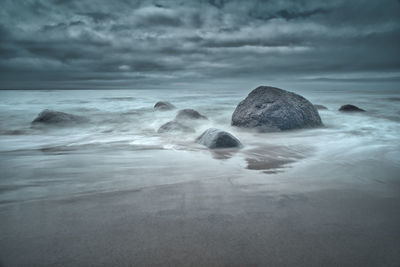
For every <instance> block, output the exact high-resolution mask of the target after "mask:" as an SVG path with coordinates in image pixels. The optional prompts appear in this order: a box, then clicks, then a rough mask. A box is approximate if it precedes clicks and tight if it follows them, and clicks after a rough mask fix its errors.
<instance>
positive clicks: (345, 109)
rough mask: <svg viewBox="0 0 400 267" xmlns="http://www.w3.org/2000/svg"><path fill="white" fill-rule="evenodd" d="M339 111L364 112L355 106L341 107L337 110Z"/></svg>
mask: <svg viewBox="0 0 400 267" xmlns="http://www.w3.org/2000/svg"><path fill="white" fill-rule="evenodd" d="M339 111H342V112H365V110H363V109H361V108H359V107H357V106H354V105H350V104H347V105H343V106H341V107H340V108H339Z"/></svg>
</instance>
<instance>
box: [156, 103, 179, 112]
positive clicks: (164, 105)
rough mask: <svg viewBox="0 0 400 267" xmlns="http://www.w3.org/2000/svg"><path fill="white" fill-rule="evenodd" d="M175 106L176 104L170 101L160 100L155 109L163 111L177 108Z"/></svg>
mask: <svg viewBox="0 0 400 267" xmlns="http://www.w3.org/2000/svg"><path fill="white" fill-rule="evenodd" d="M175 108H176V107H175V106H174V105H172V104H171V103H169V102H167V101H158V102H157V103H156V104H155V105H154V109H155V110H161V111H165V110H172V109H175Z"/></svg>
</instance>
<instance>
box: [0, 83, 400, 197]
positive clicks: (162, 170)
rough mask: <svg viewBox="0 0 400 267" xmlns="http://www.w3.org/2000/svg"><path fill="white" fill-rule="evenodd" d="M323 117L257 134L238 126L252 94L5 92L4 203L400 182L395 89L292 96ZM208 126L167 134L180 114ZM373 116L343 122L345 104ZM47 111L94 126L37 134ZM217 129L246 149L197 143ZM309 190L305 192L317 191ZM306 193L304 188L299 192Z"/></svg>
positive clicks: (0, 127)
mask: <svg viewBox="0 0 400 267" xmlns="http://www.w3.org/2000/svg"><path fill="white" fill-rule="evenodd" d="M291 91H294V92H296V93H299V94H301V95H303V96H304V97H306V98H307V99H309V100H310V101H311V102H312V103H314V104H322V105H325V106H326V107H327V108H328V110H320V111H319V113H320V116H321V118H322V121H323V123H324V126H323V127H320V128H315V129H304V130H295V131H287V132H277V133H256V132H253V131H248V130H241V129H238V128H235V127H232V126H231V125H230V120H231V115H232V112H233V111H234V109H235V107H236V105H237V104H238V103H239V102H240V101H241V100H242V99H244V98H245V97H246V96H247V94H248V93H249V92H250V90H242V91H240V90H235V91H232V90H199V91H189V90H187V91H185V90H179V91H177V90H49V91H45V90H43V91H41V90H26V91H0V203H1V204H7V203H15V202H23V201H31V200H37V199H53V198H54V199H64V198H71V197H75V196H81V195H86V194H96V193H101V192H110V191H124V190H135V189H141V188H146V187H152V186H162V185H166V184H174V183H183V182H189V181H199V180H207V179H226V180H228V181H229V182H231V183H234V184H237V185H238V186H241V185H242V186H245V185H254V186H255V185H257V187H258V188H265V187H268V186H269V185H275V186H276V185H279V186H282V187H290V186H294V185H296V184H297V183H296V181H299V180H304V179H308V180H312V181H315V185H316V186H317V185H318V184H319V183H324V182H329V181H338V180H340V181H341V182H344V183H396V184H398V183H399V180H400V175H399V173H400V138H399V136H400V94H399V93H398V92H397V91H388V90H386V91H385V90H361V89H358V90H351V88H345V89H343V90H329V88H328V89H327V88H321V89H318V90H317V89H315V90H300V91H296V90H291ZM160 100H165V101H170V102H171V103H173V104H174V105H175V106H176V107H177V108H178V109H183V108H193V109H196V110H198V111H199V112H200V113H201V114H203V115H205V116H207V117H208V118H209V120H208V121H202V122H200V123H197V122H196V123H194V124H193V127H194V128H195V129H196V132H195V133H190V134H187V133H185V134H183V133H182V134H179V133H171V134H158V133H157V129H158V128H159V127H160V126H161V125H162V124H163V123H165V122H167V121H170V120H172V119H173V118H174V116H175V114H176V112H177V110H172V111H165V112H160V111H154V110H153V106H154V104H155V103H156V102H157V101H160ZM348 103H351V104H354V105H357V106H359V107H361V108H363V109H365V110H367V112H365V113H353V114H344V113H340V112H339V111H338V108H339V107H340V106H341V105H343V104H348ZM43 109H54V110H57V111H63V112H68V113H72V114H76V115H83V116H86V117H88V118H89V120H90V122H89V123H86V124H81V125H76V126H68V127H41V128H32V127H31V124H30V123H31V121H32V120H33V119H34V118H35V117H36V116H37V114H38V113H40V112H41V111H42V110H43ZM209 127H216V128H219V129H222V130H226V131H228V132H230V133H232V134H233V135H235V136H236V137H237V138H239V139H240V140H241V142H242V143H243V145H244V147H243V148H242V149H240V150H218V151H211V150H208V149H207V148H205V147H202V146H201V145H199V144H196V143H195V142H194V140H195V139H196V137H197V136H199V135H200V134H201V133H202V132H203V131H204V130H206V129H207V128H209ZM311 189H312V188H304V189H303V190H311ZM297 190H298V188H297Z"/></svg>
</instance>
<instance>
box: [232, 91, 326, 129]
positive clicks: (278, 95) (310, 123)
mask: <svg viewBox="0 0 400 267" xmlns="http://www.w3.org/2000/svg"><path fill="white" fill-rule="evenodd" d="M232 125H234V126H238V127H243V128H255V129H257V130H259V131H263V132H264V131H280V130H291V129H300V128H309V127H317V126H321V125H322V121H321V118H320V116H319V114H318V111H317V109H316V108H315V107H314V105H313V104H311V103H310V101H308V100H307V99H305V98H304V97H302V96H300V95H298V94H295V93H292V92H288V91H285V90H282V89H279V88H275V87H269V86H260V87H257V88H256V89H254V90H253V91H252V92H251V93H250V94H249V95H248V96H247V97H246V99H244V100H243V101H242V102H240V103H239V105H238V106H237V107H236V109H235V111H234V112H233V114H232Z"/></svg>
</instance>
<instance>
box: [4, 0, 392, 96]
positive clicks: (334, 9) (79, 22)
mask: <svg viewBox="0 0 400 267" xmlns="http://www.w3.org/2000/svg"><path fill="white" fill-rule="evenodd" d="M399 14H400V3H399V1H396V0H384V1H366V0H365V1H364V0H355V1H345V0H334V1H330V2H329V3H324V2H322V1H317V0H310V1H289V0H280V1H272V0H271V1H261V0H259V1H257V0H254V1H239V0H230V1H229V0H208V1H207V0H202V1H179V0H177V1H172V0H171V1H165V0H164V1H163V0H157V1H156V0H155V1H152V0H142V1H125V0H116V1H106V0H98V1H78V0H70V1H65V0H53V1H44V0H27V1H11V0H3V1H2V9H1V10H0V79H1V84H0V87H1V88H25V87H27V85H29V81H31V82H32V83H34V84H35V86H34V87H36V88H40V87H41V86H45V84H46V83H47V87H63V88H64V87H71V88H73V87H80V88H82V87H85V86H87V87H93V86H95V87H97V86H100V85H101V84H100V83H99V82H96V81H102V82H103V84H104V86H106V85H107V86H111V87H119V86H122V87H126V86H127V87H130V86H140V87H142V88H143V87H152V86H159V85H162V86H165V87H174V86H176V85H177V84H181V85H182V84H189V83H198V84H204V83H209V82H212V81H218V80H228V79H229V80H231V82H232V83H235V81H238V80H240V81H257V82H258V81H259V82H263V81H266V80H272V79H281V80H289V79H292V80H293V79H298V80H309V81H311V80H315V81H321V80H323V81H335V80H340V81H344V80H349V81H355V80H362V79H365V80H366V81H370V80H371V79H375V80H377V81H383V80H390V81H397V80H398V79H397V78H396V77H400V49H399V46H398V43H400V19H399V17H400V16H399ZM22 81H24V82H22ZM106 81H108V82H106ZM112 85H114V86H112ZM28 87H29V86H28Z"/></svg>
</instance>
